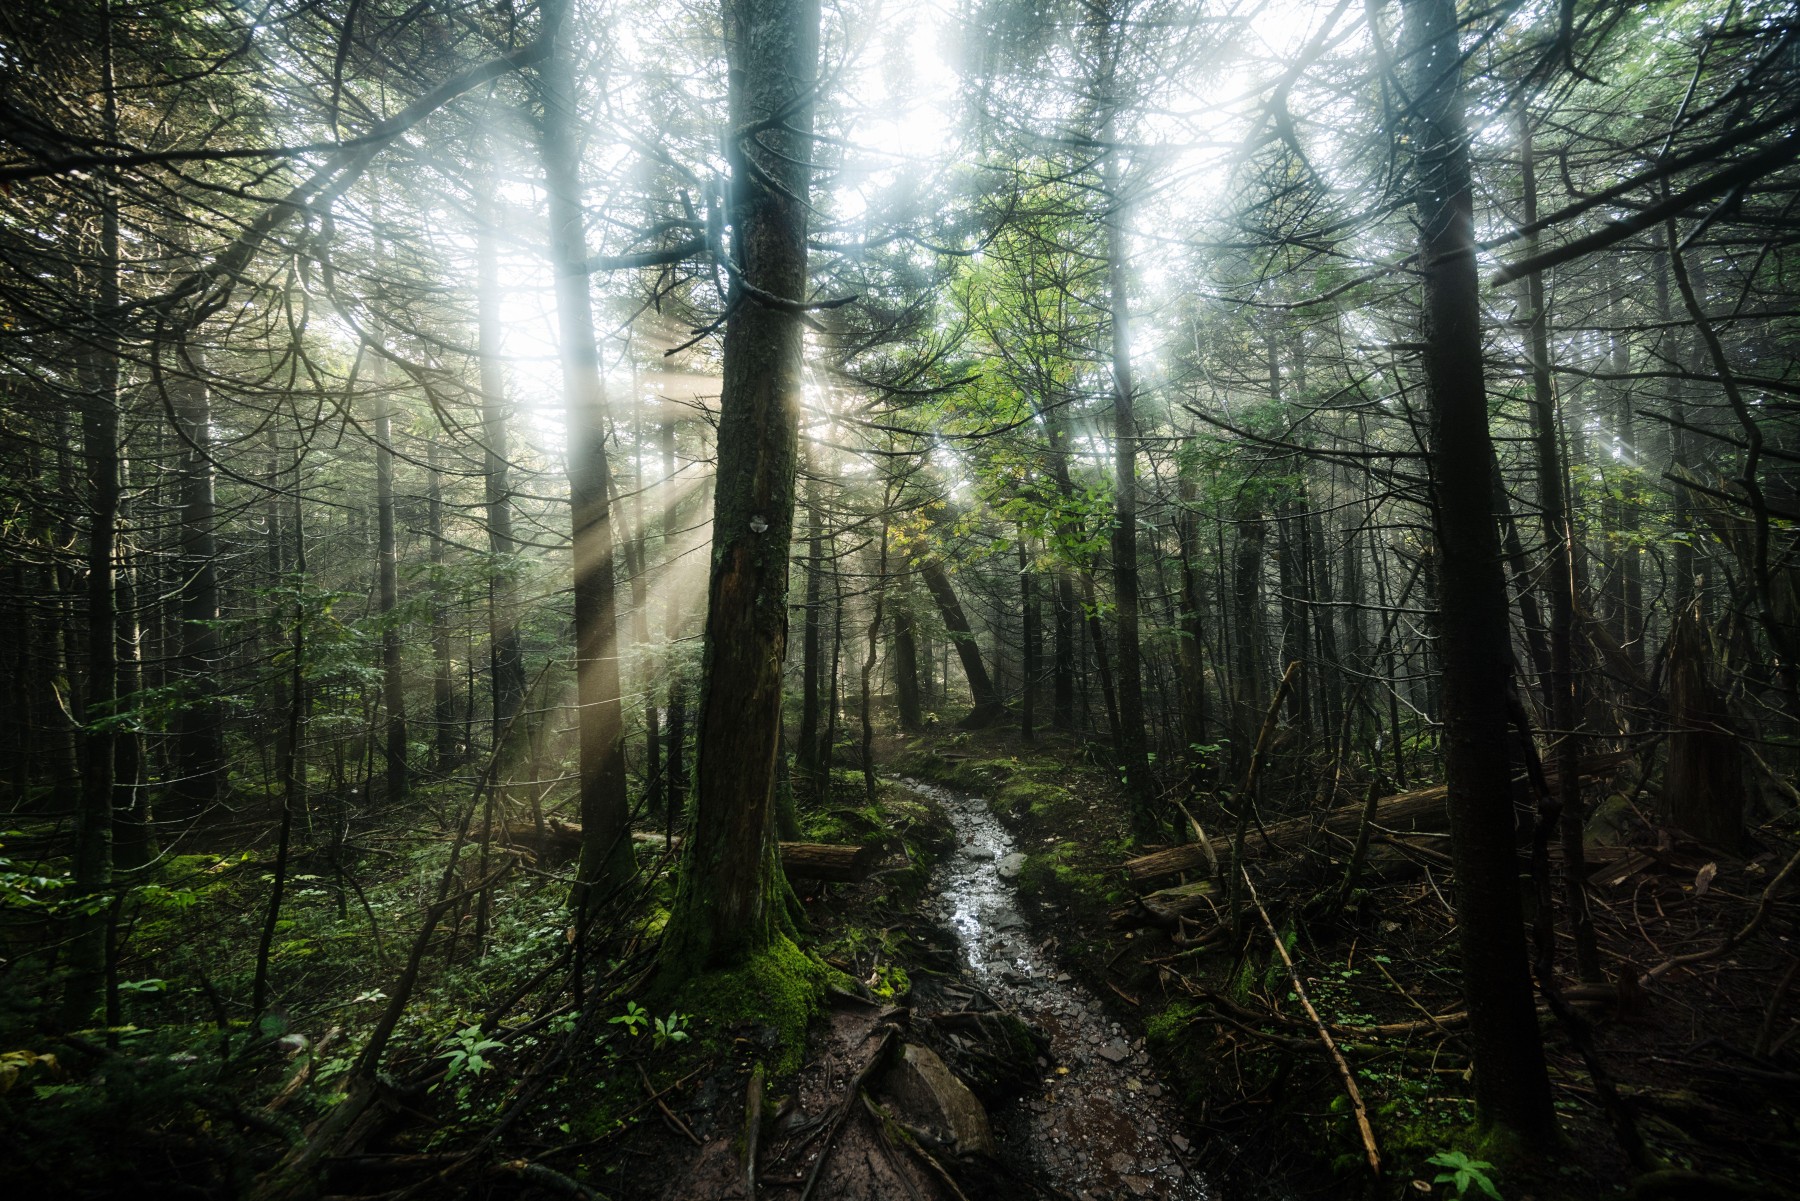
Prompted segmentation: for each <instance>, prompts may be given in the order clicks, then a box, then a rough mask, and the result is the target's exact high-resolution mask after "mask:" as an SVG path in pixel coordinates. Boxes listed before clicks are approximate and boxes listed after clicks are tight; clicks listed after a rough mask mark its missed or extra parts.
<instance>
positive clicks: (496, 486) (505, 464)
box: [475, 149, 526, 786]
mask: <svg viewBox="0 0 1800 1201" xmlns="http://www.w3.org/2000/svg"><path fill="white" fill-rule="evenodd" d="M490 155H491V149H490ZM491 174H492V173H491V172H490V178H488V179H487V180H484V181H483V185H482V193H481V198H480V204H481V212H480V219H479V221H478V223H477V226H476V242H475V254H476V267H475V270H476V283H475V322H476V345H477V353H478V355H479V357H480V362H481V367H480V383H481V442H482V499H483V501H484V503H485V507H486V516H487V541H488V554H489V555H490V556H491V557H492V560H493V561H492V563H491V565H490V566H489V569H488V659H489V664H488V673H489V686H490V688H491V689H492V692H493V704H494V710H493V734H492V737H493V739H494V740H495V747H494V750H495V752H496V753H497V754H500V755H501V756H502V758H501V760H500V765H499V766H498V767H497V768H496V769H495V774H496V778H497V779H498V780H499V781H500V783H501V785H502V786H504V784H505V782H506V780H507V777H508V776H509V775H510V774H511V772H510V767H511V764H512V763H514V762H516V761H517V758H518V751H519V749H520V748H523V747H524V746H525V743H526V738H525V733H526V732H525V731H522V730H521V731H517V732H516V734H515V736H514V737H513V738H512V739H511V740H509V742H508V745H507V746H504V747H502V746H500V745H499V740H500V739H501V738H502V737H503V736H505V733H506V731H508V730H509V729H511V728H512V727H513V726H514V725H515V722H514V720H513V719H514V718H515V717H516V716H517V715H518V713H519V711H520V710H521V709H522V708H524V705H525V660H524V654H523V650H522V648H521V646H520V642H519V600H518V589H517V587H516V586H515V585H514V582H513V565H512V557H513V555H515V554H516V553H517V552H518V544H517V543H516V542H515V541H514V540H513V522H512V479H511V472H512V463H511V455H512V449H511V446H512V440H511V432H510V430H509V428H508V418H507V408H506V375H505V372H504V370H503V364H504V362H505V359H504V354H505V349H504V345H503V339H504V326H503V325H502V324H501V317H500V262H499V248H498V245H497V241H498V230H499V226H500V213H499V205H498V202H497V201H496V199H495V196H494V188H495V181H494V179H493V178H492V177H491Z"/></svg>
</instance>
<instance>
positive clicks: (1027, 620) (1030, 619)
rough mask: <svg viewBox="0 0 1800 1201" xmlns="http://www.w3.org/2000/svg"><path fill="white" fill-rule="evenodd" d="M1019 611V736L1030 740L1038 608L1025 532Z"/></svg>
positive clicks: (1034, 704) (1035, 687)
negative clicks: (1026, 548)
mask: <svg viewBox="0 0 1800 1201" xmlns="http://www.w3.org/2000/svg"><path fill="white" fill-rule="evenodd" d="M1019 610H1020V613H1021V614H1022V615H1023V616H1022V617H1021V626H1022V628H1021V630H1020V634H1019V641H1020V643H1021V644H1022V647H1021V654H1020V675H1021V677H1022V678H1021V679H1020V681H1019V737H1021V738H1023V739H1024V740H1025V741H1026V742H1030V741H1031V740H1032V739H1033V737H1034V736H1035V734H1036V731H1035V729H1034V723H1035V721H1036V718H1037V693H1038V643H1039V641H1040V639H1041V635H1040V633H1039V631H1038V625H1039V621H1040V616H1039V609H1038V587H1037V577H1036V576H1035V575H1033V574H1032V572H1031V558H1030V555H1029V554H1027V552H1026V550H1025V531H1024V530H1020V531H1019Z"/></svg>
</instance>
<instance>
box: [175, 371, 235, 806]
mask: <svg viewBox="0 0 1800 1201" xmlns="http://www.w3.org/2000/svg"><path fill="white" fill-rule="evenodd" d="M171 366H172V367H173V369H174V373H173V374H172V375H171V376H170V377H169V378H168V381H167V385H166V386H167V388H168V391H169V400H170V405H171V407H172V408H173V409H174V411H175V421H176V425H177V429H178V432H179V434H180V439H181V443H180V446H179V447H178V449H177V451H176V461H177V468H176V470H177V472H178V473H179V477H180V485H179V488H180V503H181V552H180V559H179V562H178V566H177V570H178V571H179V572H180V581H179V588H180V597H181V599H180V605H181V633H180V640H179V641H180V649H179V650H178V652H177V664H176V668H175V674H176V678H177V679H178V680H179V681H180V682H181V686H182V688H183V691H184V700H185V703H184V704H183V706H182V708H181V711H180V715H179V717H178V718H177V721H176V732H175V740H176V741H175V780H174V786H173V788H171V790H170V791H171V793H172V794H173V800H174V802H175V803H174V806H173V807H174V810H175V813H174V814H173V815H172V816H182V817H186V816H193V815H197V814H200V813H203V812H205V810H207V809H208V808H210V807H211V806H212V804H213V803H214V802H215V801H217V800H218V799H219V794H220V790H221V789H222V787H223V786H224V783H225V742H224V726H223V721H224V712H223V710H222V708H221V706H220V704H219V700H218V683H217V681H218V672H219V670H220V668H221V667H222V666H223V662H222V658H223V655H222V644H221V640H220V637H219V625H218V622H219V567H218V558H219V552H218V538H217V534H216V522H217V514H216V504H215V500H214V483H213V476H214V473H213V464H212V401H211V393H210V390H209V389H208V388H207V386H206V378H205V376H204V374H203V373H204V371H205V369H206V364H205V360H204V359H203V358H202V356H201V352H200V348H199V347H198V346H196V345H194V344H193V343H191V342H187V343H177V355H176V362H175V363H173V364H172V365H171Z"/></svg>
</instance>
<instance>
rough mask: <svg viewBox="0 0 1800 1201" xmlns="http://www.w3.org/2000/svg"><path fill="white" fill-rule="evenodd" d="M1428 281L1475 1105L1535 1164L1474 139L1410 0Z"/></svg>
mask: <svg viewBox="0 0 1800 1201" xmlns="http://www.w3.org/2000/svg"><path fill="white" fill-rule="evenodd" d="M1403 9H1404V12H1405V32H1406V43H1407V59H1408V61H1409V63H1410V67H1411V71H1410V76H1411V80H1412V89H1413V90H1412V94H1413V97H1414V100H1413V103H1414V118H1413V121H1412V123H1411V124H1412V131H1411V141H1412V149H1413V155H1414V163H1415V169H1416V171H1417V176H1418V178H1417V183H1416V185H1415V186H1416V188H1417V191H1416V193H1415V204H1416V207H1417V213H1418V221H1419V226H1420V238H1421V245H1420V251H1421V253H1420V265H1419V267H1418V270H1419V272H1420V274H1421V276H1422V278H1423V283H1424V294H1423V297H1422V302H1423V304H1422V307H1423V330H1422V333H1423V342H1424V351H1423V355H1422V358H1423V366H1424V376H1425V386H1426V392H1427V396H1428V398H1429V406H1430V412H1429V415H1428V422H1429V433H1430V440H1431V447H1430V460H1429V465H1430V470H1431V478H1432V516H1433V520H1434V524H1435V527H1436V540H1437V546H1436V548H1435V549H1436V557H1437V559H1438V569H1437V581H1436V584H1437V588H1436V595H1437V601H1438V606H1437V607H1438V613H1439V617H1438V620H1439V625H1440V632H1441V634H1442V637H1441V638H1440V640H1439V641H1440V654H1441V657H1442V663H1443V701H1442V721H1443V727H1444V729H1443V740H1444V752H1445V767H1446V772H1447V775H1448V777H1449V792H1450V799H1449V807H1450V831H1451V853H1452V857H1453V859H1454V860H1455V871H1456V916H1457V932H1458V935H1459V936H1460V939H1461V942H1462V958H1463V983H1464V989H1465V992H1466V996H1467V1001H1468V1008H1469V1046H1470V1051H1471V1057H1472V1059H1473V1061H1474V1077H1475V1079H1474V1087H1475V1103H1476V1110H1477V1114H1478V1116H1479V1119H1480V1120H1481V1122H1482V1123H1483V1124H1484V1125H1490V1126H1499V1127H1502V1128H1504V1129H1506V1130H1507V1131H1509V1132H1510V1133H1511V1134H1512V1135H1513V1136H1514V1137H1517V1138H1518V1139H1520V1140H1521V1142H1522V1143H1523V1144H1524V1145H1525V1146H1526V1147H1527V1148H1528V1149H1531V1150H1533V1151H1542V1150H1544V1149H1546V1148H1547V1147H1548V1146H1549V1145H1550V1143H1551V1141H1552V1138H1553V1136H1554V1128H1555V1118H1554V1115H1553V1112H1552V1110H1551V1107H1550V1084H1549V1076H1548V1073H1547V1071H1546V1069H1545V1065H1544V1052H1543V1043H1542V1041H1541V1038H1540V1036H1539V1033H1538V1025H1537V1010H1536V1007H1535V1004H1534V1002H1533V999H1532V991H1531V978H1530V974H1529V972H1528V970H1527V959H1526V954H1525V932H1524V919H1523V914H1522V911H1521V907H1520V900H1519V873H1518V861H1517V858H1516V856H1515V854H1514V849H1513V818H1512V806H1511V801H1510V796H1509V790H1508V780H1509V774H1508V771H1507V763H1506V736H1507V712H1506V699H1505V698H1506V690H1507V688H1508V687H1509V676H1510V674H1511V660H1512V655H1511V648H1510V646H1509V645H1508V637H1507V623H1506V609H1507V603H1506V578H1505V575H1504V574H1503V573H1502V571H1501V566H1500V539H1499V535H1498V532H1497V530H1496V527H1495V523H1494V515H1493V508H1492V499H1493V493H1492V486H1491V481H1492V475H1491V472H1492V466H1491V464H1492V461H1493V442H1492V438H1491V436H1490V434H1489V431H1488V418H1487V392H1486V383H1485V380H1484V378H1483V370H1482V338H1481V303H1480V280H1479V278H1478V277H1477V274H1476V264H1475V240H1474V218H1473V191H1472V187H1471V184H1470V177H1469V145H1468V130H1467V127H1466V125H1465V123H1464V118H1463V100H1462V88H1461V82H1460V74H1461V72H1460V68H1459V66H1458V63H1459V60H1460V53H1459V50H1458V44H1457V16H1456V6H1455V4H1454V2H1453V0H1403Z"/></svg>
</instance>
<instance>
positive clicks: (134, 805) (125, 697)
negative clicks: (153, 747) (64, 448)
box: [109, 455, 155, 1020]
mask: <svg viewBox="0 0 1800 1201" xmlns="http://www.w3.org/2000/svg"><path fill="white" fill-rule="evenodd" d="M119 486H120V496H119V520H118V529H119V535H120V537H119V544H118V557H117V568H116V575H115V578H114V584H115V593H114V612H115V614H116V615H117V618H118V625H119V628H118V642H117V643H116V645H117V647H118V654H119V684H118V693H119V699H120V703H121V704H125V703H136V702H134V701H132V700H131V698H134V697H137V696H139V695H140V694H141V693H142V692H143V690H144V653H143V637H144V630H143V624H142V622H141V621H140V620H139V616H138V565H139V561H140V558H141V556H140V554H139V553H138V551H137V548H136V547H135V546H134V545H133V541H134V540H133V539H132V537H131V527H132V512H131V508H132V506H131V501H130V499H129V498H130V496H131V461H130V460H129V459H128V458H126V457H125V456H124V455H121V456H120V457H119ZM147 766H148V765H147V763H146V762H145V756H144V736H143V734H142V733H140V732H139V730H138V727H137V723H136V722H132V723H130V724H129V725H128V726H126V728H124V729H122V730H120V731H119V733H118V735H117V738H116V741H115V742H114V743H113V773H114V776H113V795H114V798H115V802H114V806H113V869H114V870H115V871H134V870H136V869H137V868H140V867H143V866H144V865H145V864H147V863H149V862H150V861H151V860H152V859H153V858H155V847H154V838H153V835H152V832H151V830H152V827H151V824H150V822H151V813H150V790H149V789H147V788H146V787H144V773H145V769H146V767H147ZM109 1020H110V1019H109Z"/></svg>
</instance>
